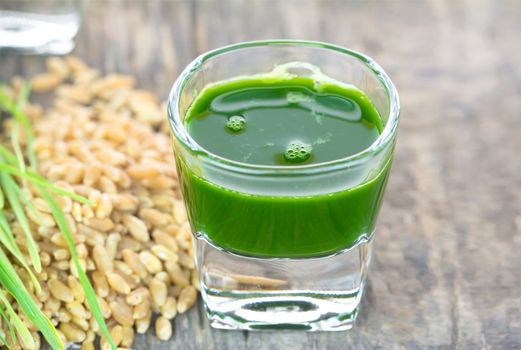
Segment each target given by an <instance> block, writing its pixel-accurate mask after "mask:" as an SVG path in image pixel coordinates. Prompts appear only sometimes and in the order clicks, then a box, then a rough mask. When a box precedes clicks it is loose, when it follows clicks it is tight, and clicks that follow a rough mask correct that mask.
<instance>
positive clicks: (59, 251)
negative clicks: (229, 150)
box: [6, 57, 198, 350]
mask: <svg viewBox="0 0 521 350" xmlns="http://www.w3.org/2000/svg"><path fill="white" fill-rule="evenodd" d="M47 66H48V69H49V72H47V73H44V74H40V75H38V76H35V77H34V78H33V79H32V80H31V85H32V90H33V92H34V93H39V92H44V91H53V92H54V95H53V96H54V97H53V104H52V107H51V108H49V109H47V110H45V111H44V109H43V108H42V107H41V106H38V105H34V104H29V105H27V106H26V107H25V113H26V114H27V115H28V117H29V118H30V119H31V121H32V123H33V127H34V132H35V137H36V140H35V151H36V155H37V157H38V164H39V169H38V170H39V172H40V174H42V175H43V176H45V177H46V178H47V179H50V180H51V181H53V182H55V183H56V184H58V185H59V186H61V187H63V188H66V189H68V190H70V191H73V192H75V193H77V194H80V195H82V196H85V197H87V198H89V199H90V200H91V201H93V202H94V203H95V206H88V205H81V204H79V203H76V202H74V201H71V200H70V199H69V198H68V197H57V199H58V200H59V203H60V206H61V208H62V210H63V211H64V212H65V214H66V218H67V221H68V223H69V226H70V227H71V229H72V232H73V233H74V240H75V245H76V250H77V252H78V255H79V257H80V259H81V263H82V265H83V268H84V269H85V270H86V271H87V273H88V275H89V277H90V280H91V282H92V284H93V286H94V289H95V292H96V294H97V297H98V302H99V304H100V306H101V309H102V311H103V314H104V317H105V320H106V322H107V325H108V326H109V329H110V334H111V335H112V338H113V340H114V341H115V342H116V344H117V345H118V346H120V347H122V348H130V347H131V346H132V343H133V339H134V334H135V333H145V332H147V330H148V329H149V328H150V325H151V322H152V319H153V317H155V315H154V314H156V315H158V317H157V319H156V320H155V327H154V328H155V334H156V336H157V337H158V338H159V339H161V340H167V339H169V338H170V337H171V335H172V325H171V320H172V319H173V318H174V317H175V316H176V314H178V313H183V312H185V311H186V310H187V309H189V308H190V307H191V306H192V305H193V304H194V302H195V301H196V298H197V291H196V288H197V285H198V275H197V272H196V271H195V269H194V263H193V251H192V244H191V233H190V228H189V225H188V223H187V218H186V212H185V208H184V206H183V203H182V201H181V199H180V193H179V189H178V182H177V178H176V173H175V164H174V159H173V155H172V148H171V142H170V138H169V136H168V134H167V132H165V131H164V129H165V128H164V125H163V126H162V130H163V131H157V130H158V129H161V127H160V126H161V124H164V121H166V116H165V112H164V108H162V107H161V105H160V103H159V101H158V100H157V98H156V97H155V96H154V95H152V94H150V93H148V92H146V91H143V90H137V89H135V88H134V85H135V82H134V79H133V78H132V77H130V76H123V75H114V74H112V75H107V76H101V75H100V74H99V73H98V72H97V71H96V70H93V69H91V68H89V67H87V66H86V65H85V64H84V63H83V62H82V61H80V60H79V59H77V58H74V57H68V58H65V59H59V58H51V59H49V60H48V62H47ZM12 85H13V87H12V89H14V90H16V89H17V88H18V87H19V80H17V79H14V81H13V84H12ZM8 128H9V126H7V127H6V129H8ZM35 193H36V192H33V193H29V196H31V197H32V202H33V204H34V206H35V207H36V208H37V209H38V211H39V217H37V216H35V214H34V213H33V212H31V211H30V210H27V215H28V217H29V218H30V219H31V221H32V223H31V225H32V226H31V228H32V232H33V235H34V236H35V239H36V240H37V243H38V245H39V248H40V258H41V261H42V265H43V271H42V273H40V274H38V275H37V277H38V279H39V280H40V283H41V285H42V287H43V291H42V293H40V294H38V295H35V296H34V298H35V300H37V301H38V303H39V304H40V305H41V308H42V310H43V312H44V313H45V314H46V315H47V316H48V317H49V318H50V320H51V322H52V323H53V324H54V325H56V326H57V328H58V330H59V332H60V335H61V336H62V337H63V339H64V341H66V342H67V343H71V342H74V343H82V349H85V350H87V349H93V348H94V340H95V338H96V335H99V333H100V331H99V327H98V325H97V323H96V321H95V320H94V319H93V318H92V317H91V314H90V312H89V311H88V310H89V308H88V305H87V302H86V300H85V296H84V293H83V289H82V287H81V285H80V284H79V281H78V279H77V273H76V271H75V269H74V266H73V263H72V260H71V258H70V254H69V251H68V249H67V245H66V242H65V240H64V239H63V237H62V235H61V233H60V232H59V230H58V228H57V226H56V223H55V222H54V220H53V217H52V215H51V214H50V210H49V208H48V207H47V205H46V202H45V201H44V200H42V199H41V198H37V197H36V196H35ZM37 222H40V224H37ZM12 225H13V226H14V227H15V230H14V231H15V234H16V237H17V240H18V241H19V243H20V244H22V245H23V244H24V238H23V234H22V232H21V230H19V229H16V228H17V227H18V224H16V223H14V222H13V223H12ZM20 274H22V275H26V274H24V271H23V270H22V269H20ZM26 285H27V286H28V288H29V289H30V290H31V291H32V292H33V293H34V288H33V286H32V284H31V283H30V282H29V279H28V278H27V283H26ZM33 329H34V328H33ZM35 331H36V330H35ZM35 336H36V337H37V335H36V334H35ZM101 347H102V349H108V348H109V346H108V343H107V342H106V341H104V340H102V342H101Z"/></svg>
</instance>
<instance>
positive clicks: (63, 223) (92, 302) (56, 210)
mask: <svg viewBox="0 0 521 350" xmlns="http://www.w3.org/2000/svg"><path fill="white" fill-rule="evenodd" d="M40 193H41V195H42V197H43V199H44V200H45V201H46V202H47V204H48V205H49V208H50V209H51V212H52V215H53V216H54V220H55V221H56V224H57V225H58V227H59V228H60V231H61V233H62V235H63V237H64V238H65V241H66V242H67V245H68V246H69V251H70V253H71V257H72V260H73V262H74V266H75V267H76V270H77V271H78V277H79V280H80V283H81V285H82V287H83V290H84V292H85V297H86V298H87V302H88V304H89V307H90V311H91V313H92V316H93V317H94V319H95V320H96V322H97V323H98V325H99V327H100V330H101V332H102V333H103V336H104V337H105V339H106V340H107V341H108V342H109V344H110V346H111V348H112V349H113V350H115V349H116V345H115V344H114V342H113V341H112V338H111V337H110V334H109V330H108V328H107V325H106V324H105V320H104V318H103V314H102V312H101V309H100V307H99V304H98V300H97V299H96V293H95V292H94V289H93V288H92V285H91V283H90V281H89V279H88V277H87V275H86V274H85V271H83V269H82V267H81V265H80V262H79V259H78V254H77V253H76V247H75V245H74V240H73V238H72V233H71V231H70V229H69V225H68V224H67V220H66V219H65V216H64V214H63V212H62V210H61V209H60V207H59V206H58V205H57V204H56V202H55V201H54V199H53V198H52V196H51V195H50V194H49V192H47V191H46V190H45V189H41V190H40Z"/></svg>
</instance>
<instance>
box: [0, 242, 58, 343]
mask: <svg viewBox="0 0 521 350" xmlns="http://www.w3.org/2000/svg"><path fill="white" fill-rule="evenodd" d="M0 284H2V286H3V287H4V288H5V289H6V290H7V291H8V292H9V293H10V294H11V295H12V296H13V297H14V298H15V300H16V302H17V304H18V307H19V308H20V309H21V310H22V311H23V313H24V314H25V316H27V318H28V319H29V321H31V322H32V324H34V326H35V327H36V328H37V329H38V330H39V331H40V332H41V333H42V335H43V336H44V338H45V339H46V340H47V343H48V344H49V345H50V346H51V348H52V349H54V350H62V349H64V346H63V344H62V342H61V340H60V337H59V336H58V333H57V332H56V329H55V328H54V326H53V325H52V323H51V321H49V319H48V318H47V317H46V316H45V315H44V314H43V313H42V311H41V310H40V308H39V307H38V306H37V305H36V303H35V302H34V300H33V299H32V297H31V295H30V294H29V292H28V291H27V289H26V288H25V286H24V284H23V282H22V280H21V279H20V277H19V276H18V274H17V273H16V271H15V269H14V267H13V265H11V263H10V262H9V259H8V258H7V256H6V255H5V253H4V251H3V250H2V249H0Z"/></svg>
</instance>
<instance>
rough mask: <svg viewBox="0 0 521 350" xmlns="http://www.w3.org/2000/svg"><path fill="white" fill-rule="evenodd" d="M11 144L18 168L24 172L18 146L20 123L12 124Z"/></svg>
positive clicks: (22, 158) (20, 150) (22, 157)
mask: <svg viewBox="0 0 521 350" xmlns="http://www.w3.org/2000/svg"><path fill="white" fill-rule="evenodd" d="M11 145H12V146H13V150H14V154H15V156H16V159H17V160H18V168H19V169H20V171H21V172H23V173H25V160H24V155H23V153H22V149H21V148H20V125H19V124H14V125H13V129H12V130H11Z"/></svg>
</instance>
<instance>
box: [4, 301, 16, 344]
mask: <svg viewBox="0 0 521 350" xmlns="http://www.w3.org/2000/svg"><path fill="white" fill-rule="evenodd" d="M0 315H1V316H2V318H3V319H4V320H5V323H7V328H9V335H10V336H11V340H12V341H13V343H14V342H16V333H15V331H14V328H13V325H12V324H11V322H9V319H8V318H7V315H6V314H5V310H4V308H3V307H2V305H0ZM4 344H6V346H7V347H9V346H8V343H6V342H4Z"/></svg>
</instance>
